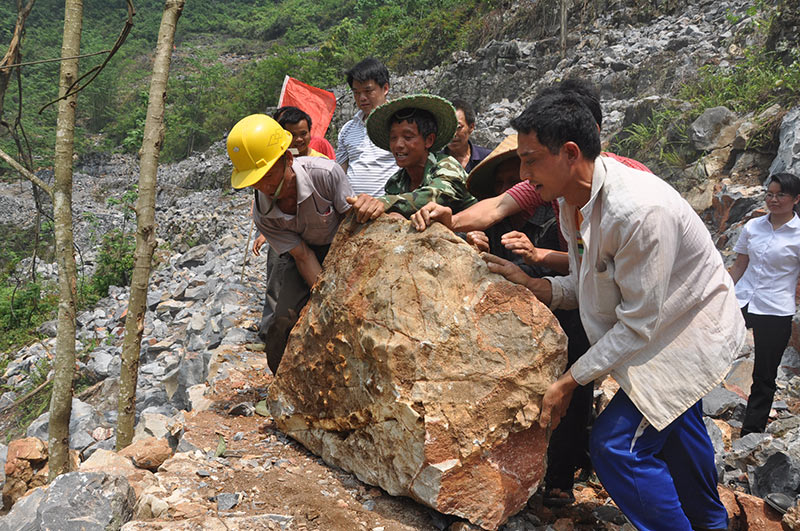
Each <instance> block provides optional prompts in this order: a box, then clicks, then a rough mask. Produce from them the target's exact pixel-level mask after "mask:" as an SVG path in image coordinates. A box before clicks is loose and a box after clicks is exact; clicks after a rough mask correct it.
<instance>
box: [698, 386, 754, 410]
mask: <svg viewBox="0 0 800 531" xmlns="http://www.w3.org/2000/svg"><path fill="white" fill-rule="evenodd" d="M742 402H745V403H746V401H745V400H743V399H742V397H740V396H739V395H737V394H736V393H734V392H733V391H728V390H727V389H725V388H723V387H715V388H714V389H712V390H711V392H710V393H708V394H707V395H706V396H704V397H703V414H704V415H707V416H709V417H712V418H719V417H723V416H725V414H726V413H728V412H732V411H733V410H734V409H735V408H736V406H737V405H739V404H740V403H742Z"/></svg>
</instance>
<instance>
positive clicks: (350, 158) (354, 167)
mask: <svg viewBox="0 0 800 531" xmlns="http://www.w3.org/2000/svg"><path fill="white" fill-rule="evenodd" d="M336 162H338V163H339V164H341V165H342V166H344V164H345V163H347V178H348V179H350V184H351V185H352V186H353V192H354V193H355V194H356V195H358V194H368V195H371V196H373V197H378V196H381V195H383V194H384V185H385V184H386V181H387V180H388V179H389V177H391V176H392V175H393V174H394V173H395V172H397V171H398V170H399V169H400V168H398V167H397V164H395V162H394V156H393V155H392V154H391V153H390V152H388V151H386V150H385V149H381V148H379V147H378V146H376V145H375V144H373V143H372V140H370V139H369V136H368V135H367V126H366V121H365V120H364V111H358V112H357V113H356V115H355V116H354V117H353V119H352V120H350V121H349V122H347V123H346V124H344V127H342V130H341V131H339V143H338V146H337V149H336Z"/></svg>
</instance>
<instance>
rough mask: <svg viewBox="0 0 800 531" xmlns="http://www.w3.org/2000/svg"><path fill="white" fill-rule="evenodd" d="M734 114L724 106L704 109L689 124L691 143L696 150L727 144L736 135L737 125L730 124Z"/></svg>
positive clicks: (715, 147)
mask: <svg viewBox="0 0 800 531" xmlns="http://www.w3.org/2000/svg"><path fill="white" fill-rule="evenodd" d="M735 119H736V115H735V114H733V113H732V112H731V111H730V110H728V109H727V108H725V107H712V108H710V109H706V110H705V111H703V114H701V115H700V116H699V117H698V118H697V119H696V120H695V121H694V122H692V125H691V126H690V129H689V132H690V134H691V138H692V143H693V144H694V147H695V149H697V150H698V151H709V150H712V149H717V148H721V147H725V146H729V145H730V144H731V143H732V142H733V139H734V137H735V136H736V129H738V127H737V126H735V125H734V126H730V124H731V122H733V121H734V120H735Z"/></svg>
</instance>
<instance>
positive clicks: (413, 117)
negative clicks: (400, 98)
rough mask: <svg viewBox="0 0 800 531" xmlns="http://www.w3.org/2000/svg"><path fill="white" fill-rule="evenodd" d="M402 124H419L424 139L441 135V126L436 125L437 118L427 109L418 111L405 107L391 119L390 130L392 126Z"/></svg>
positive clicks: (418, 128) (414, 108) (418, 127)
mask: <svg viewBox="0 0 800 531" xmlns="http://www.w3.org/2000/svg"><path fill="white" fill-rule="evenodd" d="M400 122H408V123H414V124H417V130H418V131H419V134H421V135H422V138H428V135H429V134H431V133H433V134H434V135H436V134H438V133H439V124H438V123H436V118H434V117H433V114H431V113H430V112H428V111H426V110H425V109H417V108H416V107H405V108H403V109H400V110H399V111H397V112H396V113H394V114H393V115H392V117H391V118H389V128H390V129H391V127H392V124H399V123H400Z"/></svg>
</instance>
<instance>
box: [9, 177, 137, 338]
mask: <svg viewBox="0 0 800 531" xmlns="http://www.w3.org/2000/svg"><path fill="white" fill-rule="evenodd" d="M137 197H138V192H137V190H136V186H132V187H131V188H130V189H128V190H127V191H125V193H123V194H122V196H121V197H120V198H119V199H117V198H113V197H112V198H109V199H108V200H107V203H108V204H109V205H111V206H116V207H118V208H119V209H120V210H121V211H122V214H123V219H122V225H121V228H117V229H113V230H110V231H108V232H106V233H105V234H103V235H102V237H99V240H98V235H97V234H96V231H97V227H96V221H95V220H94V216H93V214H91V213H86V214H85V216H86V220H87V222H88V223H89V225H90V226H92V225H95V229H94V233H93V234H92V239H93V240H94V242H95V243H96V244H97V245H98V246H99V248H98V251H97V257H96V261H97V263H96V268H95V272H94V275H93V276H92V277H91V278H88V279H87V278H84V277H83V276H81V277H80V278H79V279H78V309H79V310H80V309H83V308H86V307H89V306H91V305H93V304H95V303H96V302H97V301H98V300H99V299H101V298H103V297H105V296H107V295H108V287H109V286H127V285H128V284H129V283H130V275H131V272H132V271H133V252H134V250H135V248H136V242H135V239H134V236H133V233H132V232H131V230H132V226H131V225H132V223H133V217H134V205H135V203H136V200H137ZM6 229H7V230H4V231H3V230H0V234H2V236H0V242H2V243H3V245H2V247H0V264H1V265H2V269H0V352H7V351H9V350H11V348H12V347H18V346H20V345H24V344H27V343H30V342H32V341H35V340H38V339H40V337H39V335H38V334H37V332H36V330H37V328H38V327H39V326H40V325H41V324H42V323H43V322H45V321H47V320H49V319H53V318H55V313H56V309H57V308H58V293H57V291H58V290H57V286H56V285H55V284H54V283H52V282H42V281H41V280H38V279H37V280H33V279H31V277H29V276H21V275H20V273H18V272H17V271H16V270H17V266H18V265H19V262H20V257H23V256H30V253H31V252H32V249H33V246H32V245H31V242H32V241H33V238H32V236H31V234H30V232H31V231H30V230H22V231H20V230H17V229H16V228H15V227H7V228H6ZM48 235H49V236H48ZM42 240H43V242H44V243H43V244H40V248H39V252H40V253H42V252H43V251H45V252H46V256H47V257H48V259H50V260H52V229H51V228H50V227H43V236H42Z"/></svg>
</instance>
